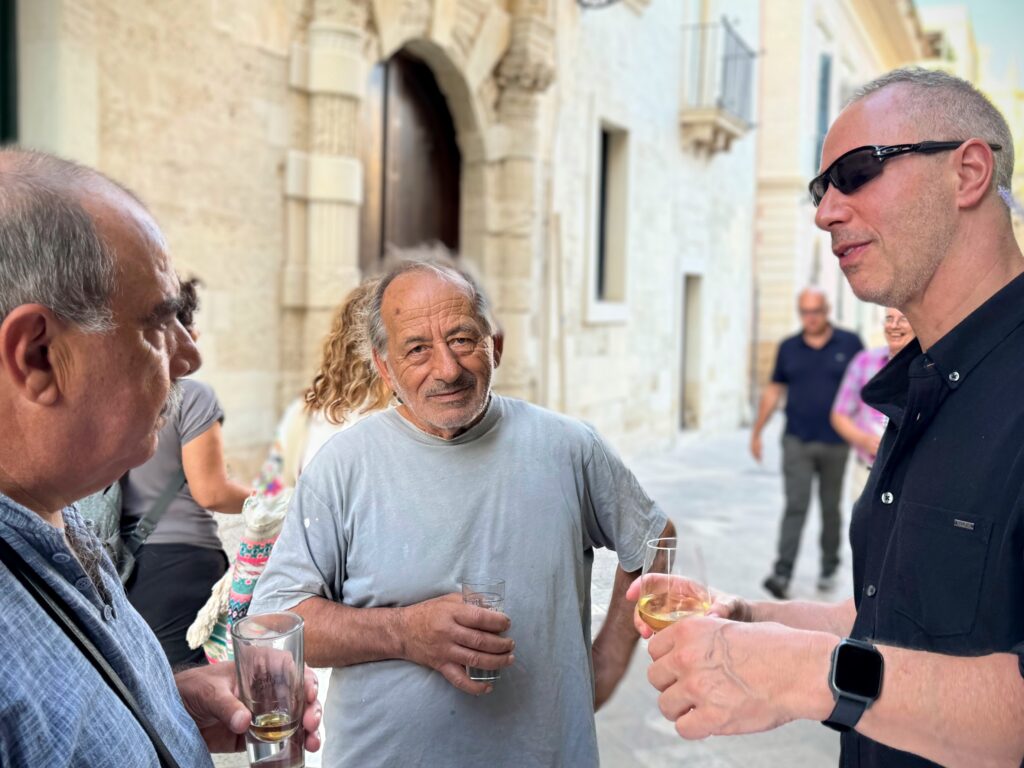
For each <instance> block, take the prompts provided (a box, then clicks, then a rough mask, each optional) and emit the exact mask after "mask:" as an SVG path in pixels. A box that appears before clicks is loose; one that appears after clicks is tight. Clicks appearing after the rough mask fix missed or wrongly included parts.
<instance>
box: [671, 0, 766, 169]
mask: <svg viewBox="0 0 1024 768" xmlns="http://www.w3.org/2000/svg"><path fill="white" fill-rule="evenodd" d="M683 56H684V60H683V97H682V98H683V105H682V110H681V112H680V118H679V121H680V126H681V128H682V133H683V141H684V142H685V143H686V144H687V145H688V146H689V147H691V148H692V149H694V150H695V151H698V152H705V153H707V154H712V153H715V152H721V151H726V150H728V149H729V146H730V144H732V142H733V141H734V140H735V139H737V138H739V137H741V136H743V135H744V134H745V133H746V132H747V131H749V130H750V129H751V128H753V126H754V124H753V93H754V59H755V58H757V54H756V53H755V52H754V50H753V49H752V48H751V47H750V46H749V45H747V43H746V42H744V40H743V38H741V37H740V36H739V34H738V33H737V32H736V30H735V29H734V28H733V26H732V25H731V24H730V23H729V22H728V20H726V19H725V18H723V19H722V20H721V21H719V22H715V23H711V24H691V25H687V26H685V27H684V28H683Z"/></svg>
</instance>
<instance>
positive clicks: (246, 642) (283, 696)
mask: <svg viewBox="0 0 1024 768" xmlns="http://www.w3.org/2000/svg"><path fill="white" fill-rule="evenodd" d="M231 638H232V644H233V646H234V650H235V664H236V671H237V673H238V691H239V698H240V699H241V700H242V702H243V703H244V704H245V706H246V707H247V708H248V709H249V712H250V713H251V717H250V722H249V729H248V732H247V733H246V739H245V742H246V750H247V752H248V753H249V764H250V765H253V766H255V765H259V766H264V765H265V766H268V768H269V767H270V766H274V767H275V768H276V767H277V766H280V768H301V766H303V765H305V759H304V755H305V753H304V743H303V742H304V738H303V734H302V731H301V728H302V725H303V720H304V718H303V714H304V711H305V704H306V697H305V695H304V690H303V688H304V680H305V658H304V648H303V645H304V644H303V639H304V638H303V621H302V618H301V617H300V616H299V615H298V614H296V613H291V612H289V611H281V612H278V613H267V614H251V615H249V616H246V617H245V618H244V619H241V620H240V621H237V622H235V623H234V624H233V625H232V627H231Z"/></svg>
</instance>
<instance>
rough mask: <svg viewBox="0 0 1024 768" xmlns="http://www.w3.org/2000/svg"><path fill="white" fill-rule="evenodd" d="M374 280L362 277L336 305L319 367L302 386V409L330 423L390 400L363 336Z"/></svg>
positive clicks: (374, 408)
mask: <svg viewBox="0 0 1024 768" xmlns="http://www.w3.org/2000/svg"><path fill="white" fill-rule="evenodd" d="M378 282H379V279H377V278H374V279H370V280H365V281H363V282H362V283H360V284H359V286H358V287H357V288H355V289H354V290H353V291H352V292H351V293H349V295H348V296H346V297H345V301H343V302H342V303H341V306H339V307H338V309H337V311H336V312H335V313H334V319H333V320H332V321H331V330H330V332H329V333H328V334H327V338H326V339H325V340H324V347H323V353H322V354H321V356H320V368H319V370H317V373H316V376H315V377H313V384H312V385H311V386H310V388H309V389H307V390H306V394H305V397H304V400H305V403H306V410H307V411H308V412H310V413H312V412H314V411H321V412H322V413H323V414H324V417H325V418H326V419H327V421H329V422H330V423H331V424H343V423H344V422H345V418H346V417H347V416H348V415H349V414H350V413H360V412H365V411H376V410H379V409H381V408H384V407H385V406H386V405H388V403H389V402H390V401H391V392H390V390H388V388H387V386H386V385H385V384H384V382H383V381H382V380H381V378H380V376H379V375H378V374H377V369H376V368H375V367H374V365H373V360H372V359H371V356H370V345H369V343H368V341H367V337H366V313H367V311H368V310H369V304H370V301H371V300H372V298H373V295H374V292H375V291H376V288H377V283H378Z"/></svg>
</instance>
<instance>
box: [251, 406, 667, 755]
mask: <svg viewBox="0 0 1024 768" xmlns="http://www.w3.org/2000/svg"><path fill="white" fill-rule="evenodd" d="M666 520H667V518H666V516H665V514H664V513H663V512H662V511H661V510H660V509H659V508H658V507H657V505H655V504H654V502H652V501H651V500H650V499H649V498H648V497H647V495H646V494H645V493H644V492H643V490H642V489H641V488H640V486H639V484H638V483H637V481H636V479H635V478H634V476H633V474H632V473H631V472H630V471H629V470H628V469H626V467H625V466H624V465H623V463H622V461H621V460H620V459H619V457H618V456H617V455H616V454H615V452H614V451H613V450H612V449H611V448H610V447H609V446H608V444H607V443H605V442H604V441H603V440H602V439H601V437H600V436H599V435H598V434H597V433H596V432H595V431H594V430H593V429H591V428H590V427H589V426H587V425H585V424H583V423H582V422H579V421H576V420H574V419H570V418H568V417H565V416H561V415H558V414H555V413H552V412H550V411H546V410H543V409H541V408H538V407H536V406H532V405H529V404H527V403H525V402H522V401H519V400H510V399H507V398H502V397H494V398H493V400H492V402H491V405H490V407H489V409H488V411H487V413H486V415H485V416H484V418H483V419H482V420H481V421H480V423H479V424H477V425H475V426H474V427H473V428H472V429H470V430H469V431H467V432H466V433H465V434H463V435H460V436H459V437H457V438H455V439H454V440H451V441H445V440H442V439H440V438H437V437H434V436H432V435H428V434H426V433H424V432H421V431H420V430H418V429H416V428H415V427H413V426H412V425H411V424H410V423H409V422H408V421H406V420H405V419H404V418H402V416H401V415H400V414H399V413H398V412H397V411H395V410H390V411H385V412H382V413H378V414H374V415H373V416H369V417H367V418H366V419H365V420H364V421H362V422H360V423H359V424H355V425H354V426H353V427H352V428H351V429H347V430H345V431H344V432H341V433H340V434H338V435H336V436H335V437H332V438H331V439H330V441H328V443H327V444H326V445H325V446H324V447H323V448H322V449H321V450H320V452H319V453H318V454H317V455H316V457H315V458H314V459H313V461H312V462H311V463H310V465H309V467H308V468H307V470H306V471H305V472H304V473H303V474H302V476H301V478H300V479H299V483H298V488H297V491H296V494H295V496H294V498H293V500H292V503H291V508H290V510H289V512H288V516H287V518H286V520H285V524H284V530H283V531H282V533H281V537H280V539H278V541H277V544H276V545H275V546H274V550H273V553H272V555H271V557H270V562H269V563H268V565H267V569H266V571H265V572H264V574H263V576H262V577H261V579H260V581H259V583H258V585H257V587H256V594H255V596H254V600H253V606H252V609H251V611H252V612H254V613H255V612H262V611H271V610H282V609H286V608H291V607H293V606H295V605H297V604H298V603H300V602H302V601H303V600H305V599H306V598H308V597H311V596H319V597H324V598H327V599H329V600H336V601H341V602H344V603H345V604H346V605H351V606H355V607H365V608H371V607H379V606H405V605H410V604H413V603H418V602H421V601H423V600H427V599H429V598H433V597H437V596H439V595H443V594H446V593H449V592H455V591H458V578H459V576H460V575H463V574H465V575H469V576H491V577H496V578H503V579H505V582H506V585H505V589H506V599H505V612H506V613H507V614H508V615H509V617H510V618H511V619H512V628H511V630H510V635H511V636H512V637H513V638H514V639H515V641H516V649H515V655H516V662H515V664H514V665H513V666H512V667H510V668H508V669H504V670H502V673H501V680H500V681H498V683H497V685H496V686H495V689H494V692H493V693H491V694H488V695H486V696H481V697H474V696H468V695H466V694H464V693H461V692H460V691H458V690H456V689H455V688H454V687H452V686H451V685H450V684H449V683H448V682H447V681H446V680H445V679H444V678H443V677H442V676H441V675H440V674H439V673H437V672H434V671H433V670H431V669H428V668H426V667H421V666H419V665H417V664H413V663H410V662H406V661H400V660H389V661H379V662H373V663H367V664H357V665H354V666H350V667H343V668H336V669H335V670H334V671H333V673H332V676H331V685H330V689H329V691H328V699H327V708H326V715H325V721H324V722H325V727H326V729H327V745H326V753H325V758H324V764H325V765H339V766H341V765H353V766H355V765H358V766H397V765H401V766H427V767H430V768H435V767H436V768H455V767H460V766H487V767H488V768H499V767H500V766H508V767H509V768H531V767H532V766H538V767H540V766H544V767H549V766H550V767H552V768H554V767H556V766H557V767H561V766H574V767H575V766H580V767H586V766H594V765H597V764H598V755H597V738H596V733H595V728H594V717H593V700H594V699H593V695H594V689H593V669H592V664H591V657H590V571H591V565H592V563H593V556H594V552H593V550H594V548H595V547H608V548H611V549H614V550H616V551H617V552H618V553H619V562H620V563H621V564H622V567H623V568H624V569H626V570H627V571H633V570H637V569H639V568H640V567H641V566H642V564H643V555H644V543H645V542H646V541H647V540H648V539H650V538H653V537H655V536H657V535H658V534H659V533H660V532H661V531H662V529H663V528H664V527H665V523H666Z"/></svg>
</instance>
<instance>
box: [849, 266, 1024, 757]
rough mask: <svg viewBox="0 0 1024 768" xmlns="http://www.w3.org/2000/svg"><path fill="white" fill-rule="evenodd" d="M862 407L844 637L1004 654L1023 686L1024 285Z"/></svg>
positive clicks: (890, 378)
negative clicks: (876, 442) (868, 455)
mask: <svg viewBox="0 0 1024 768" xmlns="http://www.w3.org/2000/svg"><path fill="white" fill-rule="evenodd" d="M862 396H863V399H864V402H866V403H867V404H868V405H870V406H871V407H873V408H876V409H878V410H879V411H881V412H882V413H884V414H885V415H886V416H888V417H889V426H888V429H887V430H886V433H885V436H884V437H883V440H882V445H881V447H880V449H879V452H878V457H877V459H876V461H875V466H874V468H873V470H872V472H871V477H870V479H869V480H868V483H867V486H866V487H865V489H864V493H863V494H862V495H861V497H860V499H859V500H858V502H857V504H856V505H855V506H854V511H853V519H852V521H851V525H850V541H851V544H852V547H853V579H854V599H855V602H856V605H857V619H856V621H855V622H854V625H853V632H852V636H853V637H856V638H865V639H869V640H872V641H873V642H876V643H879V644H888V645H894V646H900V647H904V648H913V649H919V650H925V651H933V652H936V653H945V654H952V655H960V656H980V655H985V654H989V653H996V652H1015V653H1018V654H1020V655H1022V659H1021V674H1022V675H1024V513H1022V505H1024V497H1022V493H1024V275H1022V276H1020V277H1018V278H1016V279H1015V280H1013V281H1012V282H1011V283H1010V284H1009V285H1007V286H1006V287H1005V288H1003V289H1002V290H1001V291H999V292H998V293H997V294H996V295H994V296H993V297H992V298H990V299H989V300H988V301H987V302H986V303H985V304H983V305H982V306H981V307H979V308H978V309H977V310H976V311H975V312H973V313H972V314H971V315H970V316H969V317H967V318H966V319H965V320H963V322H961V323H960V324H959V325H957V326H956V328H954V329H953V330H952V331H950V332H949V333H947V334H946V335H945V336H943V337H942V339H940V340H939V341H938V342H936V343H935V345H934V346H932V348H931V349H929V350H928V352H927V353H925V354H922V352H921V347H920V345H919V344H918V343H917V341H914V342H911V344H910V345H908V346H907V348H906V349H904V350H903V351H902V352H901V353H900V354H899V355H897V356H896V357H895V358H894V359H893V360H892V361H891V362H890V363H889V365H887V366H886V367H885V368H883V369H882V371H881V372H880V373H879V374H878V375H877V376H875V378H874V379H872V380H871V381H870V382H869V383H868V384H867V386H865V387H864V389H863V391H862ZM882 695H883V696H884V695H885V689H884V686H883V692H882ZM842 745H843V757H842V760H841V764H842V765H843V766H848V767H849V768H854V767H855V766H856V767H858V768H859V767H860V766H886V768H890V767H891V766H927V765H933V763H931V762H929V761H927V760H924V759H922V758H920V757H917V756H914V755H910V754H908V753H906V752H900V751H897V750H893V749H890V748H888V747H884V746H882V745H881V744H878V743H876V742H874V741H872V740H870V739H868V738H865V737H864V736H861V735H860V734H857V733H856V732H852V731H851V732H849V733H847V734H844V735H843V740H842Z"/></svg>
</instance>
